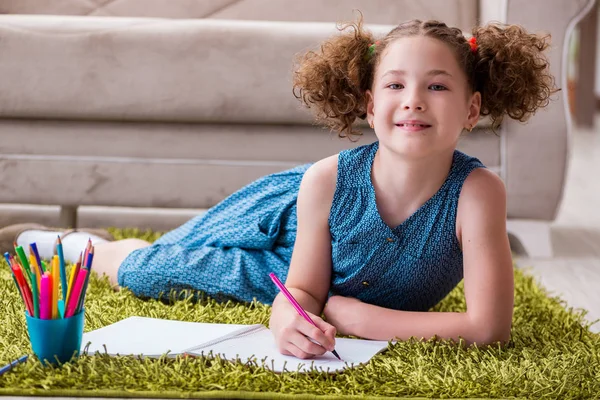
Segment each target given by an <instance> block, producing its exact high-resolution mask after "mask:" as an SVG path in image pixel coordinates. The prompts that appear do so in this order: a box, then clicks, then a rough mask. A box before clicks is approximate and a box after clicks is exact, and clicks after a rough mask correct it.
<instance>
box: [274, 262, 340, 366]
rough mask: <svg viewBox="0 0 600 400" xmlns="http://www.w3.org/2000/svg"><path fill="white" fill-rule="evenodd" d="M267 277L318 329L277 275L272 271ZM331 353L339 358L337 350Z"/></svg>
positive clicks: (299, 312)
mask: <svg viewBox="0 0 600 400" xmlns="http://www.w3.org/2000/svg"><path fill="white" fill-rule="evenodd" d="M269 277H270V278H271V280H272V281H273V283H274V284H275V286H277V287H278V288H279V290H280V291H281V293H283V295H284V296H285V298H286V299H288V301H289V302H290V304H291V305H292V306H293V307H294V308H295V309H296V311H297V312H298V314H300V315H301V316H302V317H303V318H304V319H305V320H307V321H308V322H310V323H311V324H312V325H313V326H315V327H317V328H318V329H320V328H319V327H318V326H317V324H315V321H313V320H312V318H311V317H310V316H309V315H308V314H307V313H306V311H304V309H303V308H302V306H301V305H300V303H298V301H296V299H295V298H294V296H292V294H291V293H290V292H289V290H287V288H286V287H285V285H284V284H283V283H281V281H280V280H279V278H278V277H277V275H275V273H274V272H271V273H270V274H269ZM331 352H332V353H333V355H334V356H336V357H337V358H338V360H341V358H340V356H339V354H338V353H337V351H335V349H334V350H332V351H331Z"/></svg>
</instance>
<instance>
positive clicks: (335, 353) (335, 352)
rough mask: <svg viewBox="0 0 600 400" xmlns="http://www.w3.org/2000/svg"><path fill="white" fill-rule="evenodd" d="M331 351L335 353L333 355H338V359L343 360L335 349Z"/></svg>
mask: <svg viewBox="0 0 600 400" xmlns="http://www.w3.org/2000/svg"><path fill="white" fill-rule="evenodd" d="M331 352H332V353H333V355H334V356H336V357H337V359H338V360H340V361H343V360H342V359H341V357H340V355H339V354H338V353H337V351H335V350H331Z"/></svg>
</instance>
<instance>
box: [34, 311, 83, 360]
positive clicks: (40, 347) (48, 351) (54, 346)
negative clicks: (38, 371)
mask: <svg viewBox="0 0 600 400" xmlns="http://www.w3.org/2000/svg"><path fill="white" fill-rule="evenodd" d="M84 312H85V310H84V309H82V310H81V311H80V312H79V313H77V314H75V315H73V316H72V317H69V318H60V319H40V318H33V317H30V316H29V314H28V313H27V312H25V318H26V319H27V331H28V332H29V341H30V342H31V348H32V349H33V352H34V353H35V355H36V356H37V358H38V359H39V360H40V361H42V362H47V363H50V364H57V363H61V364H63V363H65V362H67V361H69V360H71V358H72V357H77V356H79V349H80V347H81V338H82V336H83V323H84Z"/></svg>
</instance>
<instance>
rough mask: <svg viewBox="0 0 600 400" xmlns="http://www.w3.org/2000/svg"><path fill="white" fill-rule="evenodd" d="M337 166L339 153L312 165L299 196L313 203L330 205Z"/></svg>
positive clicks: (307, 171) (305, 175)
mask: <svg viewBox="0 0 600 400" xmlns="http://www.w3.org/2000/svg"><path fill="white" fill-rule="evenodd" d="M337 168H338V156H337V154H336V155H333V156H331V157H327V158H324V159H322V160H320V161H317V162H316V163H314V164H313V165H311V166H310V167H309V168H308V169H307V170H306V172H305V174H304V177H303V178H302V184H301V185H300V194H299V196H300V197H302V198H304V199H307V200H309V201H310V202H311V203H312V202H315V203H319V204H322V205H323V204H324V205H327V204H328V205H329V206H330V205H331V202H332V201H333V195H334V193H335V186H336V182H337ZM299 200H300V199H299Z"/></svg>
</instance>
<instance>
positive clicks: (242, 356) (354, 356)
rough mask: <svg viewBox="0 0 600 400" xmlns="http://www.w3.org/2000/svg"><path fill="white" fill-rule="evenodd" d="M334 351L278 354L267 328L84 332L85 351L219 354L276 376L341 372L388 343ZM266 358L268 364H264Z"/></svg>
mask: <svg viewBox="0 0 600 400" xmlns="http://www.w3.org/2000/svg"><path fill="white" fill-rule="evenodd" d="M335 343H336V344H335V349H336V350H337V352H338V354H339V355H340V357H341V358H342V361H340V360H338V359H337V358H336V357H335V356H334V355H333V354H332V353H331V352H327V353H325V354H323V355H322V356H316V357H314V358H312V359H310V360H302V359H299V358H296V357H293V356H286V355H283V354H281V353H280V352H279V350H278V349H277V346H276V345H275V339H274V337H273V334H272V333H271V331H270V330H269V329H268V328H267V327H266V326H264V325H260V324H259V325H236V324H212V323H201V322H185V321H174V320H166V319H157V318H147V317H129V318H126V319H124V320H121V321H119V322H116V323H114V324H111V325H108V326H105V327H103V328H100V329H97V330H95V331H90V332H87V333H84V334H83V339H82V341H81V352H82V353H87V354H90V355H92V354H94V353H96V352H100V353H103V354H104V353H107V354H109V355H113V356H114V355H135V356H142V357H160V356H161V355H164V354H167V355H168V356H170V357H175V356H177V355H180V354H184V353H185V354H188V355H191V356H199V357H201V356H209V355H210V353H211V352H212V355H216V354H219V355H220V356H221V357H222V358H224V359H227V360H236V359H239V360H241V361H242V362H247V361H248V360H250V359H252V360H254V361H256V363H257V364H258V365H264V366H265V368H268V369H270V370H272V371H274V372H288V371H290V372H295V371H300V372H308V371H310V370H311V369H317V370H319V371H323V372H337V371H342V370H344V369H345V368H352V367H356V366H358V365H360V364H363V363H366V362H368V361H369V360H370V359H371V358H372V357H373V356H374V355H375V354H377V353H379V352H381V351H383V350H385V349H386V348H387V346H388V342H387V341H376V340H363V339H346V338H336V342H335ZM263 360H264V364H263Z"/></svg>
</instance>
